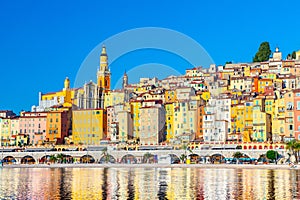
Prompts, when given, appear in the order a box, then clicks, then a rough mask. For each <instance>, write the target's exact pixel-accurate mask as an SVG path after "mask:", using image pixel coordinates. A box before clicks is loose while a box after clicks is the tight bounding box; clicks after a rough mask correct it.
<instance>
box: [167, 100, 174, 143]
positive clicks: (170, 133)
mask: <svg viewBox="0 0 300 200" xmlns="http://www.w3.org/2000/svg"><path fill="white" fill-rule="evenodd" d="M165 108H166V127H167V138H166V139H167V142H169V141H170V139H174V136H175V135H174V121H173V120H174V118H173V117H174V105H173V103H167V104H165Z"/></svg>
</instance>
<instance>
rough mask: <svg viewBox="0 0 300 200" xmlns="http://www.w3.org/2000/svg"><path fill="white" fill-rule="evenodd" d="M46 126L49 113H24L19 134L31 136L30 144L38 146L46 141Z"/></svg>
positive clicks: (21, 117) (20, 120)
mask: <svg viewBox="0 0 300 200" xmlns="http://www.w3.org/2000/svg"><path fill="white" fill-rule="evenodd" d="M46 125H47V112H22V113H21V116H20V118H19V127H20V132H19V134H25V135H27V136H29V139H28V144H31V145H37V144H39V143H41V142H42V141H44V140H45V139H46ZM17 145H18V144H17Z"/></svg>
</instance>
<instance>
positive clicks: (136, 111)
mask: <svg viewBox="0 0 300 200" xmlns="http://www.w3.org/2000/svg"><path fill="white" fill-rule="evenodd" d="M130 104H131V113H132V114H133V137H134V138H139V137H140V130H139V126H140V121H139V120H140V108H141V107H142V101H138V100H137V101H131V102H130Z"/></svg>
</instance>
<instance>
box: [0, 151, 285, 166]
mask: <svg viewBox="0 0 300 200" xmlns="http://www.w3.org/2000/svg"><path fill="white" fill-rule="evenodd" d="M267 151H268V150H266V149H256V150H253V149H252V150H246V149H237V150H193V151H189V150H139V151H125V150H108V151H106V152H103V151H61V152H57V151H47V152H46V151H45V152H2V153H1V154H2V155H1V159H2V160H4V162H7V161H11V160H13V162H15V163H17V164H20V163H27V162H29V161H30V162H31V163H41V161H43V162H44V160H45V159H48V160H49V158H50V157H51V156H53V155H56V156H57V157H58V155H60V154H63V155H64V156H65V159H67V160H70V159H72V162H73V161H76V162H84V161H83V160H89V161H90V162H91V160H92V161H93V162H117V163H121V162H123V163H124V162H126V163H128V161H129V162H130V163H141V162H143V161H144V160H145V157H147V159H148V158H150V157H151V156H157V157H159V156H167V155H170V156H171V157H175V158H176V157H177V158H180V157H181V156H182V155H186V156H187V157H189V156H190V155H197V156H199V157H212V156H214V155H221V156H222V157H224V158H232V157H233V155H234V153H235V152H240V153H242V154H243V155H245V156H247V157H249V158H256V159H258V158H259V157H260V156H261V155H262V154H265V153H266V152H267ZM276 151H277V152H278V153H279V154H280V155H282V156H284V157H287V152H286V151H285V150H284V149H276ZM146 155H147V156H146Z"/></svg>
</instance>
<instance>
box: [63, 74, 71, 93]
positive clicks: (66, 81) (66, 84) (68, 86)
mask: <svg viewBox="0 0 300 200" xmlns="http://www.w3.org/2000/svg"><path fill="white" fill-rule="evenodd" d="M68 89H70V79H69V78H68V77H66V79H65V82H64V90H68Z"/></svg>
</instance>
